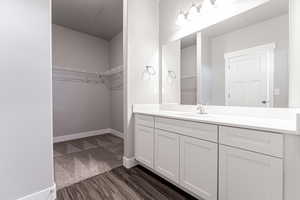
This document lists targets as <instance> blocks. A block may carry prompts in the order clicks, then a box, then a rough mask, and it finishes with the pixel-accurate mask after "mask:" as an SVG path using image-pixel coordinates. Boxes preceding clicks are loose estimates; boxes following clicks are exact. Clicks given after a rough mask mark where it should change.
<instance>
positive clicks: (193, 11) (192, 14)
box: [188, 4, 199, 20]
mask: <svg viewBox="0 0 300 200" xmlns="http://www.w3.org/2000/svg"><path fill="white" fill-rule="evenodd" d="M198 16H199V11H198V8H197V6H196V5H195V4H193V5H192V7H191V8H190V10H189V13H188V19H189V20H194V19H195V18H197V17H198Z"/></svg>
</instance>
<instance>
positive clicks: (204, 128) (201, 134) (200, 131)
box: [155, 117, 218, 142]
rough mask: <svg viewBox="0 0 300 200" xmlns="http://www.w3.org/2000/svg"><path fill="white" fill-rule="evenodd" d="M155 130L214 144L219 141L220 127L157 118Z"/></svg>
mask: <svg viewBox="0 0 300 200" xmlns="http://www.w3.org/2000/svg"><path fill="white" fill-rule="evenodd" d="M155 128H158V129H161V130H166V131H171V132H175V133H179V134H184V135H185V136H190V137H194V138H199V139H203V140H208V141H212V142H217V141H218V127H217V126H216V125H210V124H203V123H197V122H189V121H183V120H175V119H168V118H159V117H158V118H155Z"/></svg>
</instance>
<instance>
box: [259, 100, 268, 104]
mask: <svg viewBox="0 0 300 200" xmlns="http://www.w3.org/2000/svg"><path fill="white" fill-rule="evenodd" d="M261 103H262V104H267V103H269V101H266V100H264V101H262V102H261Z"/></svg>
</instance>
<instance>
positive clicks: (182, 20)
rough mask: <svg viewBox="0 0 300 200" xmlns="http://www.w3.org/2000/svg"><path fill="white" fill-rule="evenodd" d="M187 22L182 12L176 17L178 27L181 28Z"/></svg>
mask: <svg viewBox="0 0 300 200" xmlns="http://www.w3.org/2000/svg"><path fill="white" fill-rule="evenodd" d="M186 22H187V19H186V16H185V14H184V13H183V12H180V14H179V15H178V16H177V20H176V24H177V25H178V26H183V25H185V24H186Z"/></svg>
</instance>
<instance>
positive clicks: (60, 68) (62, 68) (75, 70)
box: [52, 67, 102, 76]
mask: <svg viewBox="0 0 300 200" xmlns="http://www.w3.org/2000/svg"><path fill="white" fill-rule="evenodd" d="M52 69H53V71H65V72H74V73H81V74H92V75H97V76H102V74H101V73H98V72H88V71H85V70H79V69H73V68H68V67H53V68H52Z"/></svg>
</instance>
